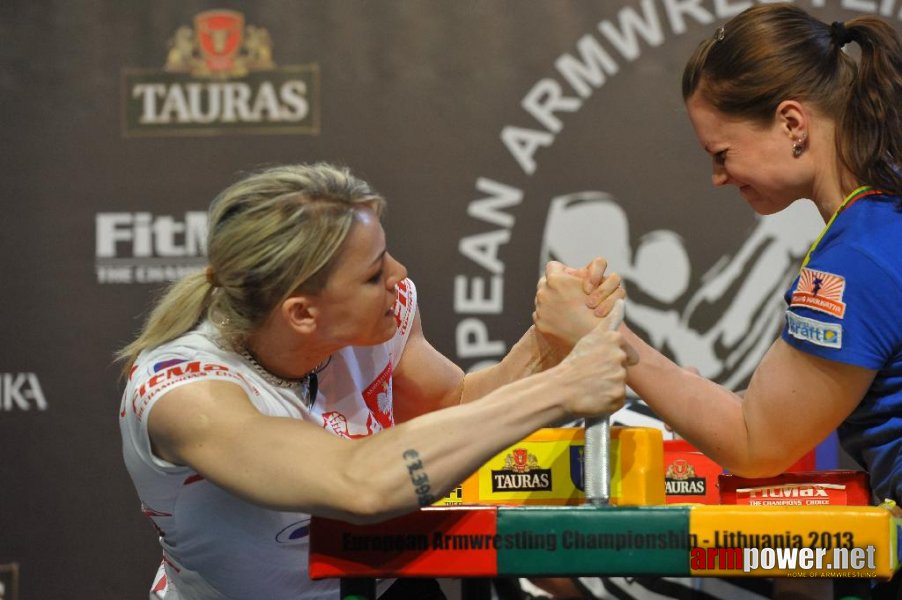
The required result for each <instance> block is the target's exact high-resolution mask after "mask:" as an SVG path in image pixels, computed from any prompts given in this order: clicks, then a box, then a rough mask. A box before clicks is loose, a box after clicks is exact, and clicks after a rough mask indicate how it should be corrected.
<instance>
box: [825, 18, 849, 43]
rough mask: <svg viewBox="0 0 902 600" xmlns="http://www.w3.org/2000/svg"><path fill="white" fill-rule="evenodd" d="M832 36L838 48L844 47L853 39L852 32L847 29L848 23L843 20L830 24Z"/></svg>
mask: <svg viewBox="0 0 902 600" xmlns="http://www.w3.org/2000/svg"><path fill="white" fill-rule="evenodd" d="M830 38H831V39H832V40H833V43H834V44H836V47H837V48H842V47H843V46H845V45H846V44H848V43H849V42H851V41H852V32H851V31H849V30H848V29H846V25H845V23H843V22H842V21H833V24H832V25H830Z"/></svg>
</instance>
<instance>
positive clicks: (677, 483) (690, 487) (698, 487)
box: [664, 477, 707, 496]
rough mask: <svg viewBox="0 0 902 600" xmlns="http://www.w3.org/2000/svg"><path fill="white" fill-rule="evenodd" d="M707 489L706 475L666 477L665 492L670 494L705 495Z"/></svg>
mask: <svg viewBox="0 0 902 600" xmlns="http://www.w3.org/2000/svg"><path fill="white" fill-rule="evenodd" d="M706 491H707V487H706V483H705V478H704V477H690V478H689V479H669V478H667V479H665V480H664V493H665V494H667V495H668V496H704V495H705V493H706Z"/></svg>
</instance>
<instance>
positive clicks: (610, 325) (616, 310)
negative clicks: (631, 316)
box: [598, 298, 626, 331]
mask: <svg viewBox="0 0 902 600" xmlns="http://www.w3.org/2000/svg"><path fill="white" fill-rule="evenodd" d="M625 314H626V303H625V302H624V301H623V298H618V299H617V301H616V302H614V306H613V307H612V308H611V312H609V313H608V314H607V316H605V317H604V318H603V319H602V320H601V323H599V324H598V328H599V329H605V330H607V331H616V330H617V328H618V327H620V324H621V323H623V316H624V315H625Z"/></svg>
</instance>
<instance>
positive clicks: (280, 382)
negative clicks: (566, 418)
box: [238, 348, 332, 407]
mask: <svg viewBox="0 0 902 600" xmlns="http://www.w3.org/2000/svg"><path fill="white" fill-rule="evenodd" d="M238 353H239V354H240V355H241V356H242V358H244V360H246V361H247V362H248V363H250V365H251V367H253V369H254V370H255V371H256V372H257V374H258V375H260V377H262V378H263V380H264V381H266V382H267V383H269V384H270V385H274V386H276V387H280V388H285V389H290V390H296V389H297V388H298V387H300V386H301V385H302V384H304V394H303V395H304V396H305V398H304V403H305V404H306V405H307V406H308V407H310V406H311V405H312V404H313V403H314V402H315V401H316V393H317V388H318V381H317V379H318V377H317V375H318V374H319V373H320V372H321V371H322V370H323V369H325V368H326V367H327V366H329V363H330V362H332V355H329V358H327V359H326V360H324V361H323V362H321V363H320V364H319V365H317V366H316V368H315V369H313V370H312V371H310V372H309V373H307V374H306V375H304V376H303V377H298V378H297V379H286V378H284V377H279V376H278V375H276V374H275V373H273V372H272V371H270V370H269V369H267V368H266V367H264V366H263V365H261V364H260V361H258V360H257V357H255V356H254V355H253V354H251V352H250V350H248V349H247V348H241V350H240V351H239V352H238Z"/></svg>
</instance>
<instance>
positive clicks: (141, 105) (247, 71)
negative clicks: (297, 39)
mask: <svg viewBox="0 0 902 600" xmlns="http://www.w3.org/2000/svg"><path fill="white" fill-rule="evenodd" d="M168 46H169V51H168V54H167V57H166V63H165V67H164V69H163V70H162V71H159V70H147V69H127V70H125V71H124V72H123V80H124V84H123V89H124V98H123V103H124V120H125V121H124V124H123V130H124V132H125V134H126V135H129V136H131V135H220V134H228V133H256V134H266V133H269V134H273V133H291V134H301V133H308V134H316V133H319V66H318V65H316V64H308V65H295V66H283V67H277V66H276V64H275V62H274V60H273V54H272V39H271V37H270V34H269V31H267V30H266V29H265V28H263V27H258V26H254V25H247V26H245V22H244V15H243V14H241V13H239V12H236V11H229V10H209V11H205V12H202V13H199V14H197V15H196V16H195V17H194V28H193V29H192V28H191V27H188V26H182V27H179V28H178V29H177V30H176V32H175V34H174V35H173V36H172V38H170V40H169V44H168Z"/></svg>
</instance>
